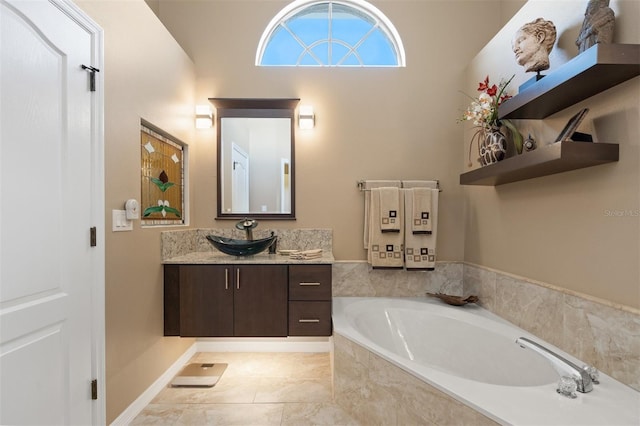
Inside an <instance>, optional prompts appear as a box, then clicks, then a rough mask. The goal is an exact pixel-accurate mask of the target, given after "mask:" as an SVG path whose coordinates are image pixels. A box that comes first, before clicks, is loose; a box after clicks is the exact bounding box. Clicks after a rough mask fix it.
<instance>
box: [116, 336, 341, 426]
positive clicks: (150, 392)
mask: <svg viewBox="0 0 640 426" xmlns="http://www.w3.org/2000/svg"><path fill="white" fill-rule="evenodd" d="M196 352H331V339H330V338H329V337H264V338H258V337H246V338H239V337H233V338H210V339H198V340H196V342H195V343H194V344H193V345H191V346H190V347H189V349H187V350H186V352H185V353H183V354H182V355H181V356H180V358H178V359H177V360H176V361H175V362H174V363H173V364H171V366H170V367H169V368H168V369H167V371H165V372H164V373H163V374H162V375H161V376H160V377H158V379H157V380H156V381H155V382H153V384H152V385H151V386H149V387H148V388H147V389H146V390H145V391H144V392H143V393H142V394H141V395H140V396H139V397H138V398H136V400H135V401H133V402H132V403H131V405H129V406H128V407H127V408H126V409H125V410H124V411H123V412H122V413H121V414H120V415H119V416H118V417H117V418H116V419H115V420H114V421H113V422H112V423H111V425H112V426H120V425H123V426H126V425H128V424H129V423H131V422H132V421H133V419H135V418H136V416H137V415H138V414H140V413H141V412H142V410H144V408H145V407H146V406H147V405H149V403H150V402H151V401H153V398H155V397H156V395H158V393H160V391H161V390H162V389H164V388H165V387H166V386H167V385H168V384H169V382H171V380H172V379H173V378H174V377H175V375H176V374H178V373H179V372H180V370H181V369H182V367H184V366H185V364H186V363H187V362H188V361H189V360H190V359H191V357H193V355H195V354H196Z"/></svg>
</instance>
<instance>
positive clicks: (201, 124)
mask: <svg viewBox="0 0 640 426" xmlns="http://www.w3.org/2000/svg"><path fill="white" fill-rule="evenodd" d="M211 127H213V111H212V110H211V106H210V105H196V129H210V128H211Z"/></svg>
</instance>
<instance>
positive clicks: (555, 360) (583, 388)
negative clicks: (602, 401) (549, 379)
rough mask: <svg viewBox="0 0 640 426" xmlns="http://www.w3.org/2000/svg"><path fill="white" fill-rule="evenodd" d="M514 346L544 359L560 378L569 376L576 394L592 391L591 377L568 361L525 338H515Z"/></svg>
mask: <svg viewBox="0 0 640 426" xmlns="http://www.w3.org/2000/svg"><path fill="white" fill-rule="evenodd" d="M516 344H517V345H519V346H520V347H521V348H523V349H531V350H532V351H534V352H536V353H537V354H538V355H540V356H542V357H544V358H546V359H547V360H548V361H549V362H550V363H551V365H552V366H553V368H554V370H556V371H557V372H558V374H560V376H566V375H568V376H571V378H573V379H574V380H575V381H576V385H577V386H578V388H577V389H576V390H577V391H578V392H582V393H587V392H591V391H592V390H593V381H592V380H591V375H590V374H589V372H587V371H586V370H585V369H583V368H580V367H578V366H577V365H575V364H574V363H573V362H571V361H569V360H568V359H566V358H564V357H562V356H560V355H558V354H557V353H555V352H553V351H550V350H549V349H547V348H545V347H544V346H542V345H540V344H538V343H536V342H534V341H532V340H531V339H527V338H526V337H519V338H517V339H516Z"/></svg>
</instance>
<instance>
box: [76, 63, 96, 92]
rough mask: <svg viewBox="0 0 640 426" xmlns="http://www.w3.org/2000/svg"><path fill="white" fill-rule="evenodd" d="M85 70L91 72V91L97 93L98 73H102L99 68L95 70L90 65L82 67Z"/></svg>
mask: <svg viewBox="0 0 640 426" xmlns="http://www.w3.org/2000/svg"><path fill="white" fill-rule="evenodd" d="M81 66H82V69H83V70H86V71H89V90H91V91H92V92H95V91H96V73H97V72H100V70H99V69H98V68H94V67H91V66H88V65H81Z"/></svg>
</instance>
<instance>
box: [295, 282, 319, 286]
mask: <svg viewBox="0 0 640 426" xmlns="http://www.w3.org/2000/svg"><path fill="white" fill-rule="evenodd" d="M299 285H301V286H319V285H320V283H305V282H302V283H299Z"/></svg>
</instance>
